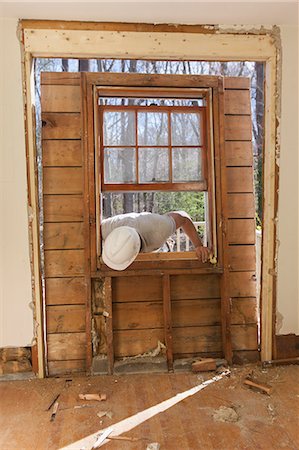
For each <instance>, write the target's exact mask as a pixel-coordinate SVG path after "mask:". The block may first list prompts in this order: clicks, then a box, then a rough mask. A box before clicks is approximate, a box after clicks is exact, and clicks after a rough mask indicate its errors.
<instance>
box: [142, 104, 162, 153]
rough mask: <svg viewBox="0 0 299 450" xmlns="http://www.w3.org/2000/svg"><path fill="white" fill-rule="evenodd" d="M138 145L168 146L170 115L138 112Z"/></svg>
mask: <svg viewBox="0 0 299 450" xmlns="http://www.w3.org/2000/svg"><path fill="white" fill-rule="evenodd" d="M138 145H155V146H159V145H168V115H167V113H160V112H138Z"/></svg>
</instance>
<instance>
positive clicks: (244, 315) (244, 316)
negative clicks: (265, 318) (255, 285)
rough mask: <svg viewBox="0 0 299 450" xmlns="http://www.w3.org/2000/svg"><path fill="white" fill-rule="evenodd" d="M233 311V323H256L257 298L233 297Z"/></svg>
mask: <svg viewBox="0 0 299 450" xmlns="http://www.w3.org/2000/svg"><path fill="white" fill-rule="evenodd" d="M231 313H232V314H231V323H232V325H237V324H244V325H245V324H256V323H257V299H256V298H255V297H245V298H233V299H232V310H231Z"/></svg>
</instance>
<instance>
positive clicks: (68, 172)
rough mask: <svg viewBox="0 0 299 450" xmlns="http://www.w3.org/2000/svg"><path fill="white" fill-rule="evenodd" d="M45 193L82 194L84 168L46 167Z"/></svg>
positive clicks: (44, 178) (44, 176) (44, 177)
mask: <svg viewBox="0 0 299 450" xmlns="http://www.w3.org/2000/svg"><path fill="white" fill-rule="evenodd" d="M43 190H44V194H81V193H82V192H83V170H82V168H81V167H45V168H44V175H43Z"/></svg>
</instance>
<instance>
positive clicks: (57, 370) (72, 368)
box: [48, 359, 86, 377]
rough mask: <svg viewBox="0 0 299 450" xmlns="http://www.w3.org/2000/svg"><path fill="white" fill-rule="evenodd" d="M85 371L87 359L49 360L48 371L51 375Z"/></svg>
mask: <svg viewBox="0 0 299 450" xmlns="http://www.w3.org/2000/svg"><path fill="white" fill-rule="evenodd" d="M85 371H86V360H85V359H74V360H66V361H49V362H48V373H49V376H50V377H52V376H55V375H67V374H72V373H80V372H85Z"/></svg>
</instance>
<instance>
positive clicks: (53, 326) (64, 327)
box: [46, 305, 85, 334]
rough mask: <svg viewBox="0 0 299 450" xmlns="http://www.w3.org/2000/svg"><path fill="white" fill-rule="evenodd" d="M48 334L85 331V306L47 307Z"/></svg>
mask: <svg viewBox="0 0 299 450" xmlns="http://www.w3.org/2000/svg"><path fill="white" fill-rule="evenodd" d="M46 317H47V333H48V334H49V333H74V332H77V333H78V332H82V331H85V305H59V306H47V310H46Z"/></svg>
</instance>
